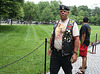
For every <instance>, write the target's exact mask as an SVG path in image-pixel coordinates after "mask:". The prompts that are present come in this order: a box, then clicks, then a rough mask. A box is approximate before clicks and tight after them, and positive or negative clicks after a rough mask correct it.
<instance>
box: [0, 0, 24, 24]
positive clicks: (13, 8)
mask: <svg viewBox="0 0 100 74" xmlns="http://www.w3.org/2000/svg"><path fill="white" fill-rule="evenodd" d="M23 3H24V0H16V1H15V0H1V1H0V7H1V8H0V16H3V15H6V16H8V17H9V18H11V19H12V18H16V17H17V15H18V14H19V12H21V11H20V9H21V6H22V4H23ZM11 25H12V21H11Z"/></svg>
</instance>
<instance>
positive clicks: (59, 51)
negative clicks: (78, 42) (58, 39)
mask: <svg viewBox="0 0 100 74" xmlns="http://www.w3.org/2000/svg"><path fill="white" fill-rule="evenodd" d="M53 50H54V51H56V52H62V50H57V49H56V48H54V49H53Z"/></svg>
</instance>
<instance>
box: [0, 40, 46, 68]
mask: <svg viewBox="0 0 100 74" xmlns="http://www.w3.org/2000/svg"><path fill="white" fill-rule="evenodd" d="M44 43H45V42H43V43H42V44H41V45H40V46H38V47H37V48H36V49H35V50H33V51H32V52H30V53H29V54H27V55H25V56H24V57H22V58H20V59H18V60H16V61H14V62H12V63H9V64H7V65H4V66H2V67H0V69H1V68H4V67H7V66H9V65H12V64H14V63H16V62H18V61H20V60H22V59H23V58H25V57H27V56H28V55H30V54H31V53H33V52H34V51H36V50H37V49H38V48H40V47H41V46H42V45H43V44H44Z"/></svg>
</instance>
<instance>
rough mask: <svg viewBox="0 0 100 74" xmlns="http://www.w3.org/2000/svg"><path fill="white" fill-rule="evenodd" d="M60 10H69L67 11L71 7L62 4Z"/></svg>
mask: <svg viewBox="0 0 100 74" xmlns="http://www.w3.org/2000/svg"><path fill="white" fill-rule="evenodd" d="M59 10H67V11H69V10H70V8H69V7H68V6H65V5H60V9H59Z"/></svg>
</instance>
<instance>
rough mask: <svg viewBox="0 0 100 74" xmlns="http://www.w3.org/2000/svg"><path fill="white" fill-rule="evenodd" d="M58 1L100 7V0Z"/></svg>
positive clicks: (35, 0) (34, 0) (36, 2)
mask: <svg viewBox="0 0 100 74" xmlns="http://www.w3.org/2000/svg"><path fill="white" fill-rule="evenodd" d="M24 1H25V2H27V1H31V2H34V3H35V4H38V3H39V2H40V1H49V2H50V1H53V0H24ZM56 1H61V2H62V4H63V5H67V6H74V5H76V6H77V7H78V6H81V5H87V6H88V8H91V9H93V8H95V7H96V6H98V7H100V0H56Z"/></svg>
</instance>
